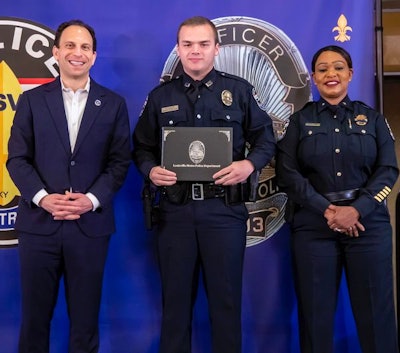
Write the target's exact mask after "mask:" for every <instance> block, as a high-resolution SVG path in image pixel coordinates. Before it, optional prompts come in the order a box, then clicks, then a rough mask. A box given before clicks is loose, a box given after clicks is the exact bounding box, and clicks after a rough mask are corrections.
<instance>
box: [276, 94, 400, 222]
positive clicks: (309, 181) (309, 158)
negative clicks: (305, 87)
mask: <svg viewBox="0 0 400 353" xmlns="http://www.w3.org/2000/svg"><path fill="white" fill-rule="evenodd" d="M276 172H277V180H278V185H279V186H280V188H281V189H282V190H283V191H284V192H286V193H287V194H288V197H289V198H290V199H291V200H293V201H294V202H296V203H297V204H299V205H302V206H304V207H307V208H309V209H313V210H315V211H316V212H318V213H320V214H323V213H324V211H325V209H326V208H327V207H328V206H329V204H330V202H329V201H328V200H327V199H326V198H325V197H324V196H323V195H322V194H323V193H328V192H338V191H343V190H350V189H356V188H360V194H359V196H358V198H357V199H356V200H354V201H353V202H352V206H354V207H355V208H356V209H357V210H358V211H359V213H360V215H361V217H365V216H366V215H368V214H369V213H370V212H371V211H373V210H374V208H375V207H377V205H379V204H381V203H382V202H383V201H384V200H385V199H386V197H387V195H388V194H389V192H390V191H391V188H392V187H393V185H394V183H395V182H396V179H397V176H398V168H397V160H396V154H395V148H394V137H393V134H392V132H391V130H390V127H389V125H388V123H387V121H386V119H385V118H384V117H383V116H382V115H381V114H379V113H378V112H376V111H375V110H373V109H371V108H370V107H368V106H366V105H365V104H363V103H362V102H358V101H351V100H350V99H349V98H348V97H346V98H345V99H344V100H343V101H342V102H341V103H340V104H339V105H338V106H330V105H329V103H327V102H326V101H325V100H323V99H320V100H319V101H318V102H310V103H308V104H306V105H305V107H303V109H301V110H300V111H298V112H296V113H295V114H293V115H292V117H291V118H290V123H289V126H288V128H287V131H286V134H285V136H284V138H283V139H282V140H281V141H280V142H279V143H278V156H277V165H276Z"/></svg>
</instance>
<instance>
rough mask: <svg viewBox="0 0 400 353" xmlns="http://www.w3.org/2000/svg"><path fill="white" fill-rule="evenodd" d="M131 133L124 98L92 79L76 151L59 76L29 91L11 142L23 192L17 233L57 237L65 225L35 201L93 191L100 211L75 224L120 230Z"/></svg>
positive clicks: (99, 231)
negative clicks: (116, 204) (118, 203)
mask: <svg viewBox="0 0 400 353" xmlns="http://www.w3.org/2000/svg"><path fill="white" fill-rule="evenodd" d="M130 160H131V156H130V129H129V118H128V112H127V107H126V103H125V100H124V99H123V98H122V97H121V96H119V95H117V94H116V93H114V92H112V91H110V90H109V89H107V88H105V87H103V86H100V85H99V84H97V83H96V82H94V80H93V79H91V82H90V91H89V95H88V99H87V103H86V107H85V111H84V114H83V117H82V122H81V125H80V129H79V132H78V137H77V140H76V145H75V149H74V151H73V153H72V152H71V147H70V142H69V135H68V127H67V119H66V115H65V111H64V103H63V98H62V90H61V83H60V78H57V79H55V80H54V81H53V82H51V83H48V84H45V85H42V86H39V87H36V88H34V89H32V90H29V91H26V92H24V93H23V94H22V95H21V97H20V99H19V101H18V105H17V110H16V113H15V117H14V122H13V125H12V128H11V134H10V139H9V142H8V160H7V163H6V165H7V169H8V171H9V173H10V176H11V178H12V180H13V181H14V183H15V185H16V186H17V188H18V189H19V191H20V193H21V198H20V201H19V206H18V214H17V220H16V223H15V229H16V230H17V231H22V232H29V233H36V234H52V233H54V232H55V231H56V229H57V228H58V227H59V226H60V225H61V222H63V221H55V220H53V217H52V216H51V214H49V213H48V212H46V211H45V210H44V209H42V208H41V207H38V206H36V205H35V204H34V203H33V202H32V198H33V197H34V196H35V194H36V193H37V192H38V191H39V190H41V189H45V190H46V191H47V192H48V193H49V194H51V193H60V194H64V193H65V191H66V190H68V191H69V190H71V189H72V191H73V192H81V193H87V192H91V193H92V194H93V195H95V196H96V197H97V199H98V200H99V201H100V204H101V207H100V208H99V209H98V210H96V211H95V212H91V211H90V212H87V213H85V214H83V215H81V218H80V219H79V220H77V221H76V222H77V223H78V225H79V226H80V228H81V230H82V231H83V232H84V233H85V234H86V235H88V236H103V235H108V234H111V233H113V232H114V231H115V225H114V212H113V207H112V199H113V196H114V194H115V193H116V191H117V190H118V189H119V188H120V186H121V185H122V183H123V181H124V179H125V177H126V173H127V170H128V167H129V164H130Z"/></svg>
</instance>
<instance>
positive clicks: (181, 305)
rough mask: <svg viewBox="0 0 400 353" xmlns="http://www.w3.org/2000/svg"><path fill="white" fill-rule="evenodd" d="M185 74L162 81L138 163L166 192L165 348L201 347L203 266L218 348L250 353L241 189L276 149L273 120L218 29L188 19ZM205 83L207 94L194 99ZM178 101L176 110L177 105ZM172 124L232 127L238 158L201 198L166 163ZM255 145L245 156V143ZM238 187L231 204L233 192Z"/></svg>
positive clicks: (224, 352) (139, 132)
mask: <svg viewBox="0 0 400 353" xmlns="http://www.w3.org/2000/svg"><path fill="white" fill-rule="evenodd" d="M177 37H178V38H177V52H178V55H179V57H180V60H181V63H182V66H183V70H184V73H183V74H182V75H181V76H179V77H178V78H176V79H173V80H171V81H170V82H167V83H164V84H162V85H160V86H158V87H156V88H155V89H154V90H153V91H152V92H151V93H150V94H149V97H148V101H147V104H146V106H145V108H144V111H143V113H142V115H141V117H140V119H139V122H138V124H137V126H136V128H135V131H134V135H133V141H134V161H135V163H136V165H137V167H138V168H139V170H140V171H141V173H143V175H144V177H145V178H146V179H150V181H151V182H152V183H153V184H154V185H156V186H158V187H159V188H160V189H161V190H162V192H161V201H160V210H161V214H160V222H159V225H158V255H159V263H160V270H161V281H162V292H163V318H162V328H161V343H160V352H161V353H178V352H179V353H183V352H185V353H188V352H190V351H191V348H190V346H191V319H192V309H193V305H194V298H195V296H196V292H197V284H198V274H199V269H200V268H201V269H202V273H203V275H204V282H205V288H206V292H207V297H208V302H209V311H210V318H211V331H212V346H213V351H214V353H228V352H229V353H239V352H241V293H242V268H243V256H244V250H245V245H246V221H247V218H248V212H247V209H246V206H245V204H244V201H245V198H244V197H243V195H242V193H241V192H240V191H239V186H240V184H241V183H242V182H244V181H245V180H246V179H247V178H248V177H249V175H250V174H251V173H252V172H253V171H254V170H260V169H261V168H262V167H264V166H265V165H266V164H267V163H269V162H270V160H271V159H272V157H273V156H274V153H275V138H274V135H273V129H272V121H271V119H270V118H269V116H268V115H267V114H266V113H265V112H264V111H262V110H261V109H260V108H259V106H258V104H257V102H256V100H255V99H254V96H253V91H254V90H253V87H252V86H251V85H250V84H249V83H248V82H247V81H245V80H243V79H241V78H239V77H235V76H232V75H228V74H225V73H222V72H218V71H216V70H215V69H214V58H215V56H216V55H218V51H219V45H218V38H217V30H216V28H215V25H214V24H213V23H212V22H211V21H210V20H208V19H206V18H204V17H193V18H190V19H188V20H186V21H184V22H183V23H182V24H181V25H180V27H179V29H178V36H177ZM195 86H199V88H198V92H196V93H195V94H194V95H192V91H193V90H194V87H195ZM171 107H174V109H169V108H171ZM163 126H195V127H205V126H211V127H212V126H214V127H218V126H220V127H232V128H233V162H232V164H230V165H229V166H227V167H226V168H223V169H221V170H220V171H218V172H217V173H215V174H214V175H213V178H214V182H213V183H203V184H202V188H203V189H204V190H203V191H204V199H203V200H195V198H196V197H195V195H192V194H191V190H192V185H191V184H190V183H189V182H180V181H177V177H176V174H175V173H174V172H172V171H170V170H167V169H165V168H163V167H161V166H160V155H161V146H160V141H161V139H160V134H161V127H163ZM246 142H249V143H250V145H251V148H250V151H249V153H248V154H247V156H245V152H246V146H245V143H246ZM228 191H229V194H230V195H231V198H230V201H229V202H226V198H225V196H226V195H225V194H226V193H227V192H228Z"/></svg>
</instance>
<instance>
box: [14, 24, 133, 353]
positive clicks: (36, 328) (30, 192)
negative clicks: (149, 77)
mask: <svg viewBox="0 0 400 353" xmlns="http://www.w3.org/2000/svg"><path fill="white" fill-rule="evenodd" d="M53 55H54V57H55V59H56V60H57V62H58V65H59V68H60V77H59V78H57V79H56V80H54V81H53V82H51V83H48V84H45V85H42V86H39V87H37V88H35V89H32V90H30V91H26V92H25V93H23V95H22V96H21V97H20V100H19V102H18V107H17V111H16V113H15V117H14V123H13V126H12V129H11V135H10V140H9V143H8V153H9V155H8V160H7V168H8V171H9V173H10V175H11V178H12V179H13V181H14V183H15V185H16V186H17V187H18V189H19V191H20V193H21V198H20V202H19V207H18V216H17V220H16V223H15V229H16V230H17V231H18V240H19V256H20V266H21V286H22V324H21V330H20V339H19V352H20V353H28V352H41V353H44V352H49V336H50V332H49V331H50V322H51V318H52V316H53V310H54V307H55V304H56V300H57V295H58V288H59V281H60V279H61V277H62V276H63V278H64V284H65V295H66V301H67V306H68V315H69V319H70V339H69V352H70V353H89V352H90V353H94V352H97V351H98V348H99V329H98V315H99V308H100V299H101V288H102V280H103V272H104V264H105V261H106V255H107V249H108V243H109V239H110V235H111V234H112V233H113V232H114V231H115V224H114V214H113V207H112V199H113V196H114V194H115V193H116V192H117V190H118V189H119V188H120V186H121V185H122V183H123V182H124V180H125V176H126V174H127V170H128V167H129V163H130V136H129V118H128V112H127V107H126V103H125V100H124V99H123V98H122V97H120V96H119V95H117V94H116V93H114V92H112V91H110V90H108V89H107V88H105V87H103V86H100V85H99V84H97V83H96V82H94V80H93V79H91V78H90V76H89V70H90V68H91V67H92V65H93V64H94V62H95V60H96V37H95V33H94V31H93V29H92V28H91V27H90V26H88V25H87V24H85V23H83V22H82V21H80V20H72V21H69V22H64V23H62V24H61V25H60V26H59V28H58V29H57V32H56V35H55V40H54V47H53Z"/></svg>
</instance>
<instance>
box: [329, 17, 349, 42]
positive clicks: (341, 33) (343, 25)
mask: <svg viewBox="0 0 400 353" xmlns="http://www.w3.org/2000/svg"><path fill="white" fill-rule="evenodd" d="M335 31H338V35H337V36H335V40H336V41H339V42H345V41H347V40H350V36H349V35H347V34H346V32H347V31H353V29H352V28H351V27H350V26H348V25H347V18H346V17H345V16H344V15H343V14H341V15H340V17H339V19H338V21H337V26H336V27H334V28H333V29H332V32H335Z"/></svg>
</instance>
